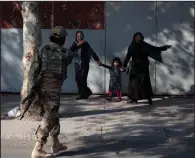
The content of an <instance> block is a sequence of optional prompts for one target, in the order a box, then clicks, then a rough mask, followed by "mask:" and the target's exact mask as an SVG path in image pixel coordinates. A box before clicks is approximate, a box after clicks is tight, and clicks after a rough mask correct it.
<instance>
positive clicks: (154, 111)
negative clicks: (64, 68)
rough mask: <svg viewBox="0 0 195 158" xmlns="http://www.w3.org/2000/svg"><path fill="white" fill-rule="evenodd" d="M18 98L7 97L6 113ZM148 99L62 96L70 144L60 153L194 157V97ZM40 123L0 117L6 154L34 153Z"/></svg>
mask: <svg viewBox="0 0 195 158" xmlns="http://www.w3.org/2000/svg"><path fill="white" fill-rule="evenodd" d="M18 103H19V96H3V97H2V100H1V112H2V113H6V112H7V111H8V110H10V109H11V108H12V107H15V106H16V105H18ZM146 104H147V103H146V102H144V101H143V102H142V101H140V103H139V104H137V105H135V104H129V103H127V102H126V100H125V98H123V101H122V102H120V103H116V102H108V101H105V100H104V99H101V98H98V97H92V98H90V99H89V100H83V101H75V100H74V99H72V98H70V97H64V96H63V97H62V99H61V108H60V115H61V118H60V123H61V135H60V140H61V141H62V142H63V143H67V144H68V151H67V152H66V153H63V154H61V155H58V158H64V157H65V158H72V157H74V158H75V157H76V158H118V157H120V158H192V157H194V155H195V153H194V152H193V150H192V146H193V145H194V144H193V143H192V142H193V141H192V140H193V138H192V137H193V136H194V134H193V133H194V98H193V97H176V98H175V97H170V98H159V99H158V98H157V99H156V100H155V99H154V105H153V106H152V107H148V106H147V105H146ZM38 124H39V122H33V121H19V120H1V157H2V158H30V154H31V151H32V148H33V145H34V141H33V140H34V132H35V129H36V128H37V126H38ZM48 145H49V142H48ZM48 145H47V146H46V150H49V146H48Z"/></svg>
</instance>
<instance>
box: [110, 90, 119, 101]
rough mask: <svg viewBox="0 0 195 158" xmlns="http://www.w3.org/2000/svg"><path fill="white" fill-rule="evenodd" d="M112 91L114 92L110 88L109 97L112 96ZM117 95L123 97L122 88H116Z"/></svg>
mask: <svg viewBox="0 0 195 158" xmlns="http://www.w3.org/2000/svg"><path fill="white" fill-rule="evenodd" d="M112 93H113V91H112V90H109V92H108V96H109V97H112ZM116 96H117V98H119V99H121V97H122V92H121V90H116Z"/></svg>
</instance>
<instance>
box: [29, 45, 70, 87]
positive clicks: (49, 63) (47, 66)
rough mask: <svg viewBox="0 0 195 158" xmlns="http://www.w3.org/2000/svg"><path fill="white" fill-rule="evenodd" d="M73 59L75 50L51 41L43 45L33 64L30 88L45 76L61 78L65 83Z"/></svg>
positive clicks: (30, 72) (30, 73)
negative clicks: (72, 50)
mask: <svg viewBox="0 0 195 158" xmlns="http://www.w3.org/2000/svg"><path fill="white" fill-rule="evenodd" d="M72 59H73V52H71V51H70V50H68V49H66V48H63V47H62V46H60V45H58V44H55V43H50V44H48V45H45V46H43V47H42V48H41V49H40V51H38V53H37V54H36V55H35V58H34V60H33V62H32V64H31V68H30V71H29V76H30V82H29V83H30V85H29V86H30V89H31V88H32V87H33V86H34V85H35V84H37V82H38V80H40V79H41V78H42V77H44V76H46V77H51V78H59V79H61V80H62V83H63V81H64V80H65V79H66V78H67V67H68V65H69V64H71V62H72Z"/></svg>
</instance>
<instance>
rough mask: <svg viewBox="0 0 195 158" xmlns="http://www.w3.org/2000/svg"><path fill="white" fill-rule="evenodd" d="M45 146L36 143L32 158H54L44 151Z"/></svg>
mask: <svg viewBox="0 0 195 158" xmlns="http://www.w3.org/2000/svg"><path fill="white" fill-rule="evenodd" d="M42 148H43V144H41V143H40V142H36V144H35V147H34V149H33V151H32V155H31V158H53V154H48V153H46V152H45V151H43V150H42Z"/></svg>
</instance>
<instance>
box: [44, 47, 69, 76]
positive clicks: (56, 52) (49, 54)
mask: <svg viewBox="0 0 195 158" xmlns="http://www.w3.org/2000/svg"><path fill="white" fill-rule="evenodd" d="M41 60H42V62H41V73H42V74H43V75H44V76H46V77H55V78H59V79H61V78H63V76H62V75H63V73H64V71H66V70H64V67H63V64H64V63H63V62H64V61H63V52H62V51H61V49H57V48H53V47H51V46H49V45H46V46H45V47H44V48H43V49H42V51H41ZM65 69H66V68H65Z"/></svg>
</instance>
